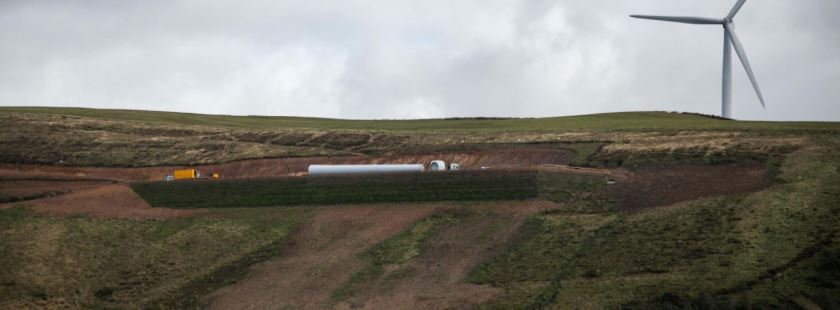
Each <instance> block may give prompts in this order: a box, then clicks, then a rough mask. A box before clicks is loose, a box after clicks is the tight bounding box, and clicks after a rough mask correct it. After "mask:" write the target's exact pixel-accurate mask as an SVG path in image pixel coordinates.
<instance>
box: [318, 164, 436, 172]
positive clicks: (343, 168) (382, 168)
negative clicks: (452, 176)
mask: <svg viewBox="0 0 840 310" xmlns="http://www.w3.org/2000/svg"><path fill="white" fill-rule="evenodd" d="M424 169H425V167H423V165H421V164H416V165H309V175H324V174H364V173H406V172H423V170H424Z"/></svg>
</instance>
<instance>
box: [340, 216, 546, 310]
mask: <svg viewBox="0 0 840 310" xmlns="http://www.w3.org/2000/svg"><path fill="white" fill-rule="evenodd" d="M551 207H553V205H552V204H550V203H546V202H539V201H528V202H507V203H493V204H482V205H480V206H476V207H475V210H474V212H475V213H476V214H471V215H468V216H467V217H466V218H464V219H462V221H461V222H459V223H457V224H454V225H451V226H448V227H446V228H444V229H443V230H442V231H440V232H438V233H436V234H435V235H433V236H432V237H431V238H430V239H429V240H426V241H425V242H424V243H423V245H422V249H421V255H420V256H419V257H417V258H415V259H413V260H411V261H409V262H408V263H406V264H404V265H402V266H387V267H386V270H387V272H386V273H385V274H384V275H383V276H381V277H380V278H378V279H376V280H374V281H372V282H371V283H369V284H368V287H367V288H366V290H365V291H364V292H361V293H360V294H358V295H357V296H355V297H353V298H351V299H350V300H348V301H345V302H342V303H339V304H338V305H337V306H336V308H339V309H351V308H361V309H453V308H455V309H463V308H469V307H473V306H477V305H479V304H481V303H484V302H487V301H489V300H492V299H493V298H496V297H498V296H500V295H501V294H502V293H503V290H502V289H500V288H496V287H492V286H489V285H476V284H471V283H467V282H466V280H465V279H466V277H467V274H468V273H469V271H470V270H472V269H473V268H474V267H475V266H476V265H478V264H480V263H481V262H483V261H485V260H486V259H487V258H488V257H493V256H494V255H495V254H497V253H498V252H499V251H501V250H503V246H504V244H505V243H506V242H507V240H509V238H510V237H511V236H512V235H513V234H514V232H515V231H516V229H517V228H518V227H519V226H520V225H521V224H522V223H523V221H524V219H525V218H526V217H527V216H530V215H532V214H534V213H536V212H538V211H540V210H545V209H547V208H551Z"/></svg>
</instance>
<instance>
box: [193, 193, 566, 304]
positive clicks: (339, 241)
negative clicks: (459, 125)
mask: <svg viewBox="0 0 840 310" xmlns="http://www.w3.org/2000/svg"><path fill="white" fill-rule="evenodd" d="M551 206H552V205H551V204H547V203H541V202H537V201H528V202H505V203H490V204H484V205H482V206H477V207H476V210H477V211H476V212H478V213H479V214H477V215H475V216H471V217H470V219H468V220H467V222H464V223H459V224H457V225H459V226H458V227H449V228H447V229H444V230H443V231H441V232H440V233H438V234H436V236H435V237H434V238H433V239H432V240H429V241H428V242H426V243H425V244H426V246H425V247H424V249H423V250H422V253H423V254H422V255H421V256H420V257H418V258H417V259H414V260H412V261H410V262H409V263H408V264H406V265H405V266H390V267H389V268H390V269H391V270H396V269H398V268H399V269H403V270H408V271H409V273H408V274H409V275H408V276H405V277H401V278H399V280H398V281H397V282H389V283H385V282H382V281H374V282H373V283H372V284H371V285H370V286H369V287H367V289H366V290H365V291H364V292H361V294H360V295H359V296H356V297H354V298H353V299H351V300H349V301H345V302H339V303H337V304H333V303H332V301H331V300H330V298H331V294H332V292H333V291H335V289H337V288H338V287H339V286H341V285H342V284H343V283H345V282H347V281H348V280H349V279H350V277H351V276H352V275H353V274H354V273H356V272H357V271H359V270H361V269H362V268H363V267H364V264H365V262H364V261H362V260H361V259H360V254H361V253H362V252H364V251H365V250H366V249H368V248H369V247H370V246H372V245H374V244H376V243H377V242H379V241H382V240H384V239H385V238H387V237H389V236H391V235H393V234H395V233H397V232H399V231H401V230H403V229H405V228H406V227H408V226H409V225H410V224H412V223H414V222H416V221H418V220H420V219H422V218H424V217H426V216H428V215H430V214H432V213H433V212H435V211H436V210H437V209H440V208H452V207H456V205H453V204H445V203H444V204H441V203H437V204H415V205H401V206H387V205H386V206H375V207H372V206H365V207H345V208H329V209H324V210H323V211H320V212H319V213H318V214H317V215H316V216H315V219H314V220H313V221H312V223H310V224H307V225H305V226H304V227H301V228H300V229H299V230H298V232H297V233H295V235H293V236H292V241H291V243H290V244H289V245H288V249H287V251H286V253H285V254H283V255H282V256H281V257H279V258H277V259H274V260H271V261H267V262H264V263H261V264H258V265H256V266H253V267H252V268H251V272H250V275H249V277H248V278H246V279H245V280H243V281H241V282H239V283H236V284H234V285H233V286H229V287H226V288H223V289H221V290H219V291H217V292H216V293H214V294H211V295H210V296H207V297H206V298H205V302H207V303H209V305H210V308H212V309H243V308H251V309H324V308H333V307H335V308H339V309H349V308H364V309H442V308H451V307H464V306H468V305H475V304H478V303H481V302H484V301H487V300H489V299H492V298H493V297H495V296H498V294H500V293H501V291H500V290H499V289H497V288H492V287H489V286H480V285H474V284H469V283H466V282H465V281H464V278H465V277H466V274H467V272H469V270H470V269H471V268H472V267H474V266H475V265H476V264H478V263H479V262H481V261H483V260H484V259H485V258H486V257H489V256H491V255H492V254H493V253H494V251H498V250H500V246H501V244H503V243H504V242H505V241H506V240H507V239H508V238H509V237H510V236H511V235H512V233H513V232H514V231H515V229H516V227H518V225H519V224H520V223H521V222H522V220H523V219H524V218H525V217H527V216H528V215H530V214H533V213H535V212H537V211H539V210H543V209H545V208H549V207H551ZM386 276H387V275H386Z"/></svg>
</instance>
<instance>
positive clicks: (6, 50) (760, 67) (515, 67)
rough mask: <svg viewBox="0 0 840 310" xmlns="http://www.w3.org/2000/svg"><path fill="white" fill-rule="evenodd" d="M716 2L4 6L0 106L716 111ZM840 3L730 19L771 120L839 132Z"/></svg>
mask: <svg viewBox="0 0 840 310" xmlns="http://www.w3.org/2000/svg"><path fill="white" fill-rule="evenodd" d="M732 2H734V1H729V0H720V1H718V0H716V1H701V0H691V1H663V0H619V1H607V0H596V1H548V0H502V1H477V0H476V1H442V0H437V1H365V0H348V1H330V2H321V1H247V2H241V1H4V2H0V46H2V47H3V48H2V49H0V105H47V106H85V107H99V108H131V109H155V110H170V111H188V112H199V113H224V114H240V115H242V114H268V115H299V116H324V117H346V118H413V117H450V116H554V115H569V114H583V113H598V112H607V111H628V110H630V111H632V110H679V111H693V112H701V113H709V114H717V113H719V109H720V98H719V97H720V62H721V49H722V32H721V29H720V28H719V27H716V26H710V27H700V26H690V25H677V24H665V23H656V22H649V21H640V20H633V19H630V18H629V17H627V15H628V14H631V13H650V14H669V15H701V16H722V15H724V14H725V13H726V12H728V10H729V8H730V7H731V5H732ZM838 14H840V3H838V2H837V1H833V0H814V1H808V2H807V3H805V2H803V1H793V0H787V1H784V0H772V1H750V2H748V3H747V5H746V6H745V7H744V9H743V10H742V11H741V13H740V15H739V16H738V17H737V18H736V24H737V30H738V32H739V34H740V36H741V37H742V40H743V41H744V44H745V45H746V48H747V52H748V53H749V55H750V58H751V61H752V63H753V67H754V68H755V70H756V73H757V75H758V79H759V82H760V84H761V86H762V89H763V91H764V92H765V97H766V98H767V101H768V108H767V109H766V110H765V109H762V108H761V107H760V105H759V104H758V101H757V99H756V98H755V94H754V93H753V92H752V90H751V87H750V85H749V82H748V80H747V78H746V75H745V74H744V72H743V70H742V69H740V68H736V71H735V89H734V91H735V93H734V95H735V106H734V114H735V116H736V117H738V118H742V119H767V120H835V121H836V120H840V106H838V104H837V103H836V100H835V98H837V97H838V96H840V88H838V87H836V85H835V84H836V83H837V81H840V53H837V51H838V50H840V35H838V34H837V31H836V29H840V19H837V18H836V16H838Z"/></svg>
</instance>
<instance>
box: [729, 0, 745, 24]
mask: <svg viewBox="0 0 840 310" xmlns="http://www.w3.org/2000/svg"><path fill="white" fill-rule="evenodd" d="M746 2H747V0H738V3H735V6H734V7H732V11H729V15H726V18H727V19H733V18H735V15H738V11H740V10H741V7H742V6H744V3H746Z"/></svg>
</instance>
